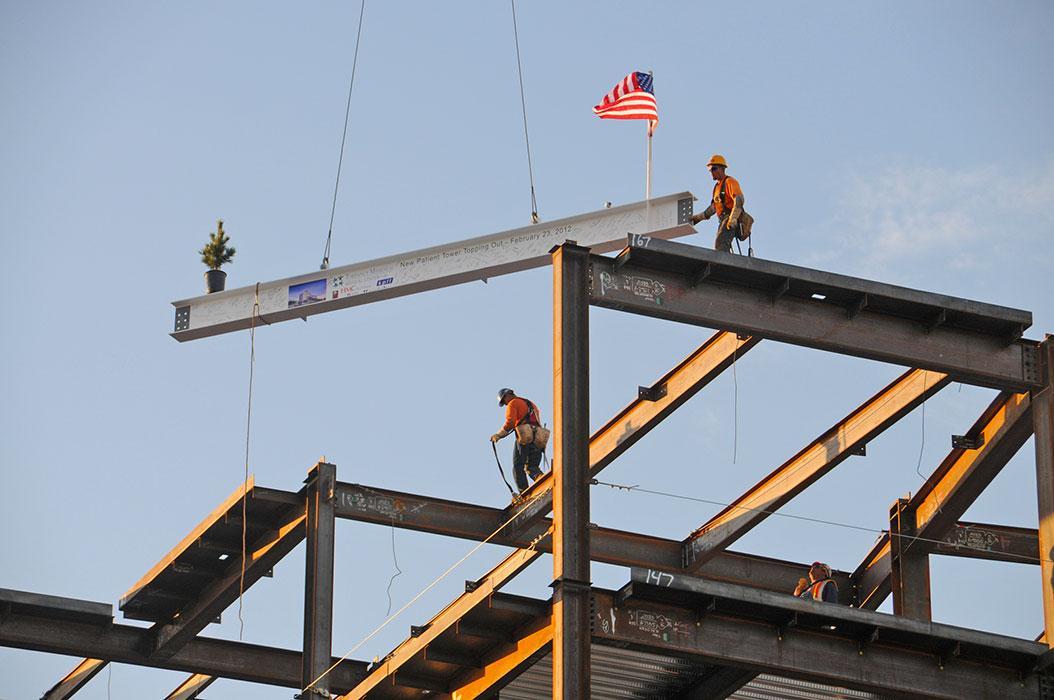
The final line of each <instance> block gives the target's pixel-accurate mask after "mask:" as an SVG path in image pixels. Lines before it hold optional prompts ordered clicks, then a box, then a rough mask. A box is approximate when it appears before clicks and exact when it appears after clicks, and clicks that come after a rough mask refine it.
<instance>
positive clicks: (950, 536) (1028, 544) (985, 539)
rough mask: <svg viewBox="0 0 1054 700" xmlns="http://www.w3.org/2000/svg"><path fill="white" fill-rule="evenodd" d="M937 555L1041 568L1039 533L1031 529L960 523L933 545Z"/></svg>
mask: <svg viewBox="0 0 1054 700" xmlns="http://www.w3.org/2000/svg"><path fill="white" fill-rule="evenodd" d="M933 553H934V554H944V555H948V556H953V557H966V558H968V559H987V560H989V561H1003V562H1009V563H1011V564H1039V532H1038V531H1037V530H1035V529H1033V528H1028V527H1011V526H1009V525H992V524H991V523H970V522H964V521H961V520H960V521H959V522H957V523H956V524H955V525H954V526H953V527H952V528H951V529H950V530H948V532H947V533H945V535H944V537H943V538H942V539H941V543H940V544H937V545H934V549H933Z"/></svg>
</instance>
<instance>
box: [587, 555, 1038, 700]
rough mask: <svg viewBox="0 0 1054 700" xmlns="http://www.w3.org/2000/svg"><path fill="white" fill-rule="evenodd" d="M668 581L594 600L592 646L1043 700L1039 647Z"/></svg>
mask: <svg viewBox="0 0 1054 700" xmlns="http://www.w3.org/2000/svg"><path fill="white" fill-rule="evenodd" d="M661 576H662V577H663V578H662V583H661V585H660V584H659V583H658V579H657V578H655V577H647V572H642V571H638V570H634V572H633V581H634V583H633V584H632V585H631V587H630V589H629V595H625V594H622V595H619V594H612V593H608V592H602V591H596V592H595V595H594V598H595V602H596V606H595V618H594V620H595V622H596V624H595V625H594V639H595V640H596V641H601V640H604V641H607V642H609V643H613V644H617V645H620V646H631V647H635V648H639V649H642V650H648V651H656V650H666V651H668V652H673V653H682V654H689V655H692V656H695V657H697V658H699V659H701V660H704V661H706V662H708V663H714V664H718V665H722V666H736V667H739V668H742V669H745V670H750V671H754V672H758V673H763V672H767V673H775V674H777V675H781V676H789V677H792V678H801V679H804V680H811V681H815V682H820V683H830V684H835V685H839V686H843V687H849V688H857V689H860V690H866V691H871V692H879V693H892V694H894V695H898V696H911V697H933V698H964V697H992V698H995V697H998V698H1035V697H1037V694H1038V690H1039V679H1038V678H1037V676H1036V675H1035V674H1031V675H1030V674H1029V671H1030V670H1031V669H1032V668H1034V666H1035V663H1036V662H1037V661H1038V660H1039V658H1040V655H1041V654H1042V652H1043V651H1044V648H1043V645H1040V644H1036V643H1035V642H1031V641H1027V640H1019V639H1013V638H1010V637H1004V636H1001V635H995V634H989V633H985V632H978V631H976V630H968V629H962V628H957V627H952V626H949V625H940V624H935V623H922V622H918V621H915V620H907V619H904V618H899V617H895V616H892V615H884V614H880V613H874V612H870V611H864V610H856V609H851V608H846V607H844V606H841V605H834V604H829V603H819V602H816V601H809V600H801V599H798V598H794V597H793V596H790V595H776V594H772V593H767V592H765V591H758V590H754V589H747V588H744V587H741V586H730V585H728V584H721V583H715V582H708V581H703V580H700V579H694V580H693V578H692V577H686V576H669V575H666V574H662V575H661ZM649 581H651V583H650V584H649V583H648V582H649ZM638 582H640V584H638ZM639 585H640V587H639V588H638V586H639ZM644 589H649V590H648V591H645V590H644ZM651 591H654V594H653V593H652V592H651ZM656 621H661V623H660V624H656ZM894 670H895V671H894Z"/></svg>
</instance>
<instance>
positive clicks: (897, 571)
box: [889, 498, 932, 621]
mask: <svg viewBox="0 0 1054 700" xmlns="http://www.w3.org/2000/svg"><path fill="white" fill-rule="evenodd" d="M908 504H909V501H908V499H906V498H901V499H898V500H897V502H896V503H894V504H893V506H892V508H890V510H889V544H890V548H889V553H890V559H889V563H890V580H889V583H890V587H891V588H892V590H893V613H894V614H896V615H903V616H904V617H910V618H911V619H912V620H924V621H929V620H930V619H932V610H931V605H930V555H929V552H928V551H927V550H925V549H921V548H917V549H914V550H911V549H909V548H908V547H907V546H906V545H907V544H908V543H909V542H910V541H911V540H910V539H909V538H910V537H911V533H914V532H915V531H916V527H915V513H916V512H915V511H914V510H911V509H909V508H908Z"/></svg>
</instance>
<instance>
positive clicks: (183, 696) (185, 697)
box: [165, 673, 216, 700]
mask: <svg viewBox="0 0 1054 700" xmlns="http://www.w3.org/2000/svg"><path fill="white" fill-rule="evenodd" d="M215 680H216V676H209V675H206V674H204V673H195V674H193V675H192V676H190V677H189V678H187V679H186V680H185V681H183V682H182V683H180V684H179V686H178V687H177V688H176V689H175V690H173V691H172V692H171V693H169V694H168V695H166V696H165V700H194V698H196V697H198V696H199V695H201V694H202V693H203V692H205V689H206V688H208V687H209V686H210V685H212V684H213V682H215Z"/></svg>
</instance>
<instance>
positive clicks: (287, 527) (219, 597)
mask: <svg viewBox="0 0 1054 700" xmlns="http://www.w3.org/2000/svg"><path fill="white" fill-rule="evenodd" d="M306 519H307V517H306V513H305V512H304V511H303V510H301V511H294V512H293V513H292V514H291V515H290V516H289V517H288V519H287V520H286V522H285V523H283V524H282V525H281V526H280V527H279V529H278V531H277V532H276V533H274V535H273V536H271V537H267V538H266V541H265V542H263V543H261V544H257V546H255V548H253V549H251V550H250V551H249V552H247V555H246V557H245V573H244V577H243V576H242V567H241V565H240V564H239V565H238V566H233V567H232V568H231V571H230V573H228V574H227V575H226V576H224V577H223V578H221V579H219V580H217V581H216V582H215V583H214V584H213V585H212V586H210V587H209V588H208V589H207V590H206V591H205V593H204V594H203V595H202V596H201V597H200V598H199V599H197V600H195V601H193V602H192V603H191V604H189V605H188V606H187V607H186V608H185V609H184V610H182V611H181V614H180V616H179V617H178V618H177V619H176V620H173V621H171V622H168V623H158V624H156V625H154V627H152V628H151V630H152V633H153V643H152V645H151V647H152V650H151V653H153V654H155V655H157V656H166V655H170V654H173V653H175V652H176V651H177V650H178V649H179V648H180V647H181V646H182V645H183V644H185V643H186V642H187V641H189V640H190V639H193V638H194V637H195V636H196V635H197V634H198V632H200V631H201V630H203V629H205V627H206V626H207V625H208V624H209V623H210V622H212V621H213V620H214V619H215V618H216V617H217V616H218V615H219V614H220V613H221V612H223V611H224V610H226V609H227V607H228V606H229V605H230V604H231V603H233V602H234V601H236V600H237V599H238V596H239V594H240V593H241V591H242V590H244V589H245V588H248V587H249V586H251V585H252V584H253V583H255V582H256V581H259V580H260V578H262V577H263V576H264V575H265V574H266V573H267V572H269V571H271V569H273V568H274V566H275V564H277V563H278V562H279V561H281V560H282V558H283V557H285V555H287V554H289V552H291V551H292V550H293V548H294V547H296V546H297V545H298V544H300V542H301V541H303V539H304V535H305V530H306V528H305V525H304V523H305V521H306ZM234 559H235V563H238V562H240V560H241V555H239V556H238V557H236V558H234Z"/></svg>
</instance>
